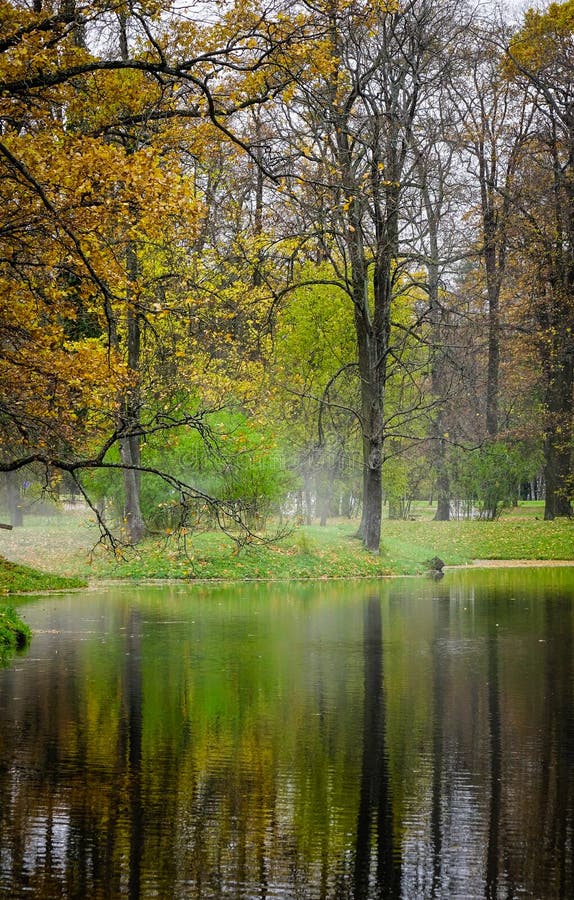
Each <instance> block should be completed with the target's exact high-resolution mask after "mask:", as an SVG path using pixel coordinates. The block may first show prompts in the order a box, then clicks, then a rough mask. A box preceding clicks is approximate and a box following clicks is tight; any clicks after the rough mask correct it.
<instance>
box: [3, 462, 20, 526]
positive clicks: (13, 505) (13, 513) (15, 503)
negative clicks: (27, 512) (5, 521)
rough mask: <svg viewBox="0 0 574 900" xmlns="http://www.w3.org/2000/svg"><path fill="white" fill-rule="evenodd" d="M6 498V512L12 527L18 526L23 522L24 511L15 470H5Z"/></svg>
mask: <svg viewBox="0 0 574 900" xmlns="http://www.w3.org/2000/svg"><path fill="white" fill-rule="evenodd" d="M6 499H7V501H8V513H9V515H10V524H11V525H12V528H19V527H21V526H22V525H23V524H24V511H23V509H22V498H21V496H20V479H19V477H18V473H17V472H6Z"/></svg>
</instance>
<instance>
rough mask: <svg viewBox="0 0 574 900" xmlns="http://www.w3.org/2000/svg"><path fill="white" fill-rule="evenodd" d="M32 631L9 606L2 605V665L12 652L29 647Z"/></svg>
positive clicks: (0, 611)
mask: <svg viewBox="0 0 574 900" xmlns="http://www.w3.org/2000/svg"><path fill="white" fill-rule="evenodd" d="M31 638H32V632H31V631H30V629H29V627H28V626H27V625H26V623H25V622H23V621H22V619H21V618H20V617H19V616H18V615H17V614H16V613H15V612H14V610H13V609H12V608H11V607H9V606H0V665H4V664H5V663H6V662H7V660H8V658H9V657H10V656H11V654H12V653H14V651H16V650H23V649H24V647H27V646H28V644H29V643H30V640H31Z"/></svg>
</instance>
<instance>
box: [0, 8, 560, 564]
mask: <svg viewBox="0 0 574 900" xmlns="http://www.w3.org/2000/svg"><path fill="white" fill-rule="evenodd" d="M573 10H574V4H573V3H572V2H566V3H562V4H557V3H553V4H550V5H549V6H548V7H547V8H545V9H541V10H536V11H528V12H527V13H526V14H525V15H524V18H523V21H522V22H521V23H519V24H517V25H516V24H513V23H511V22H509V21H508V22H505V21H501V22H500V23H498V24H493V18H492V17H488V18H487V19H484V18H481V14H480V11H477V10H476V9H475V8H474V7H472V6H470V5H468V4H467V3H466V2H464V0H449V2H448V3H446V4H445V3H444V2H440V3H439V2H438V0H409V2H408V3H406V4H402V5H396V4H394V3H392V2H387V0H381V2H375V3H373V2H370V3H364V2H362V0H320V2H314V3H307V2H306V0H303V2H302V3H299V4H292V3H289V2H284V0H274V2H270V3H260V2H258V0H251V2H247V3H245V2H242V3H239V2H235V0H229V2H223V3H217V4H209V5H206V4H204V3H201V2H191V0H190V2H189V3H187V4H184V5H181V4H173V3H171V2H169V0H163V2H162V0H159V2H155V0H154V2H150V3H147V2H144V3H133V2H130V3H123V2H120V3H107V2H97V3H96V2H94V0H87V2H83V3H82V2H75V0H62V2H57V3H54V2H45V0H33V2H31V3H27V2H19V0H2V2H0V17H1V22H2V28H1V36H0V197H1V201H2V210H3V213H2V221H1V224H0V341H1V347H2V352H1V354H0V373H1V381H0V472H4V473H6V477H7V479H8V481H9V482H10V481H12V483H13V480H14V478H18V477H19V476H18V474H17V473H18V472H21V471H22V472H23V471H25V472H28V473H30V472H31V473H33V477H34V478H36V479H40V480H41V481H42V482H43V483H44V485H45V487H47V488H51V487H53V486H54V484H55V480H57V479H58V478H59V477H62V474H65V476H66V477H67V478H72V479H73V481H74V482H75V487H76V489H77V490H80V491H81V492H83V493H84V495H85V496H86V498H87V499H88V501H89V502H91V503H93V505H94V507H95V508H98V511H99V515H100V518H101V522H102V525H103V526H104V527H107V526H105V522H104V515H103V513H102V512H101V511H100V510H99V507H98V506H97V495H98V490H95V493H94V487H95V485H96V484H97V482H98V479H97V478H95V479H94V478H91V479H90V478H87V477H86V476H85V474H82V473H85V471H86V470H94V469H106V468H107V469H110V470H117V472H118V473H120V474H119V476H118V475H117V474H116V475H113V476H110V478H111V479H112V481H109V484H112V482H113V483H114V484H115V485H116V487H115V488H114V491H115V493H116V495H117V504H118V508H119V507H123V524H124V529H125V532H126V538H127V539H128V540H129V541H131V542H132V543H134V542H137V541H138V540H140V539H141V537H142V536H143V535H144V534H145V533H146V531H147V530H149V529H150V528H154V527H158V522H159V523H163V524H162V527H163V525H164V524H165V521H164V519H163V518H162V515H160V514H159V513H158V509H159V505H160V504H166V503H167V504H168V505H170V506H173V505H174V504H175V505H178V506H179V508H180V510H181V511H183V512H182V514H181V515H178V516H176V519H175V520H174V521H176V522H177V525H178V527H182V528H184V527H188V526H189V523H190V522H197V521H199V520H201V518H202V514H201V511H202V510H204V509H207V510H208V511H211V512H210V515H211V516H212V517H213V516H214V517H215V519H216V520H217V521H218V522H219V524H223V525H224V527H227V525H228V524H231V525H244V526H245V525H246V519H249V524H247V528H248V529H250V528H252V527H256V524H254V521H255V520H254V519H253V515H252V514H253V512H254V509H255V507H257V510H265V513H264V517H266V516H267V515H268V514H269V513H271V512H272V511H275V512H278V513H279V514H280V515H283V513H284V512H288V513H293V514H297V515H303V514H304V510H303V507H304V506H305V507H306V511H305V515H307V516H309V515H312V514H316V515H318V516H320V518H321V520H322V521H324V520H326V518H327V516H328V515H331V514H341V513H342V512H343V511H345V512H349V511H350V510H351V509H353V510H355V511H356V508H357V505H360V508H361V510H362V519H361V525H360V533H361V537H362V538H363V541H364V544H365V546H366V547H367V548H368V549H370V550H373V551H376V550H377V549H378V546H379V539H380V518H381V510H382V504H383V502H384V501H385V500H387V501H389V503H390V507H389V508H390V511H391V514H404V513H405V510H406V509H407V508H408V502H407V501H408V497H409V496H411V495H413V496H414V494H415V493H416V492H417V491H418V492H421V491H423V492H425V493H426V494H427V495H433V494H434V495H435V496H438V498H439V506H438V508H437V516H438V517H441V518H446V517H448V516H449V515H450V514H451V513H452V512H453V511H454V510H455V509H460V508H461V504H463V505H464V504H466V506H467V508H469V509H474V510H479V511H482V514H484V515H488V516H493V515H496V514H497V510H498V509H499V506H500V503H502V502H507V501H508V499H509V496H510V494H512V493H513V492H514V494H515V495H516V494H517V493H519V492H520V491H521V490H522V491H532V490H533V485H536V488H535V489H536V490H538V489H539V487H542V488H543V489H544V490H545V496H546V510H545V515H546V517H547V518H552V517H554V516H556V515H570V513H571V501H572V495H573V492H574V482H573V474H572V427H573V426H572V416H573V412H574V408H573V385H574V355H573V353H572V329H573V328H574V301H573V296H572V290H573V287H574V257H573V256H572V253H573V251H572V247H573V246H574V235H573V234H572V228H573V224H572V223H573V222H574V191H573V187H572V185H573V165H574V162H573V161H574V145H573V143H572V134H574V130H573V122H572V102H571V101H572V89H573V86H574V78H573V73H574V66H573V57H572V34H573V27H574V13H573ZM221 423H224V424H223V426H222V425H221ZM242 436H243V437H242ZM200 445H201V448H202V449H201V451H200V450H199V446H200ZM185 447H188V448H190V447H194V448H195V449H193V451H192V452H191V451H190V452H191V456H192V457H193V458H192V459H190V460H189V461H188V463H186V464H185V465H181V464H180V461H178V460H177V459H176V457H177V452H178V451H177V448H185ZM255 448H258V449H255ZM182 452H183V450H182ZM174 453H175V456H174ZM266 453H267V454H268V462H269V465H268V466H267V469H266V470H265V471H264V470H263V469H261V468H259V469H258V468H257V466H258V465H260V463H261V457H262V455H263V456H264V455H265V454H266ZM517 454H518V456H519V457H520V458H521V459H522V461H523V462H525V461H526V462H527V464H525V465H521V466H518V468H517V467H516V466H515V463H514V461H515V460H516V458H517ZM207 456H209V458H210V460H211V461H210V462H207ZM251 458H253V460H254V462H253V466H254V469H253V472H251V474H248V471H247V468H246V466H245V460H246V459H251ZM461 460H466V462H463V463H461ZM504 460H506V463H505V462H504ZM501 461H503V462H501ZM509 461H513V462H512V465H511V462H509ZM461 465H462V466H463V467H465V477H464V478H461V477H460V472H461ZM501 465H503V466H506V467H507V468H508V472H509V473H510V471H511V470H512V471H513V472H514V471H515V470H516V472H517V473H518V474H517V475H516V477H515V476H514V475H513V476H512V477H511V478H510V481H511V483H512V487H511V488H509V486H508V479H506V480H504V479H503V480H502V481H501V485H502V482H503V481H504V487H502V486H501V488H500V493H499V494H497V492H496V490H494V493H493V491H492V484H493V483H497V482H496V479H493V478H492V477H491V476H490V475H489V472H490V471H494V469H496V468H497V467H500V466H501ZM489 467H490V468H489ZM473 471H474V472H476V473H477V474H476V477H474V478H473V477H471V473H472V472H473ZM274 472H275V474H276V477H275V479H274V477H273V473H274ZM58 473H60V474H59V475H58ZM217 473H219V474H217ZM226 473H227V474H226ZM231 473H235V474H234V475H233V477H231ZM228 475H229V478H228V477H227V476H228ZM151 476H153V477H154V478H157V479H160V481H161V482H162V483H163V488H162V489H161V490H160V491H159V493H158V492H157V491H154V490H150V489H149V484H150V482H149V477H151ZM467 476H468V477H467ZM31 477H32V476H31ZM98 477H99V476H98ZM118 477H119V478H120V481H117V478H118ZM509 477H510V476H509ZM142 478H143V479H144V481H142ZM114 479H116V481H114ZM258 480H259V482H260V484H261V496H262V497H263V495H265V498H266V499H265V500H264V501H263V500H262V501H261V502H260V501H259V500H257V501H256V500H255V498H254V495H253V486H254V485H255V484H256V483H257V481H258ZM273 481H274V482H275V483H274V484H272V482H273ZM104 482H105V479H104ZM104 482H102V483H104ZM225 485H227V488H225ZM240 485H242V487H240ZM110 489H111V488H110ZM242 491H243V492H244V494H245V496H241V492H242ZM250 491H251V493H250ZM100 493H102V492H101V491H100ZM253 503H255V507H254V506H253ZM163 508H165V507H163ZM246 511H249V512H248V514H247V515H246ZM257 514H259V512H258V513H257ZM120 518H122V515H120ZM208 518H209V516H208ZM171 525H173V522H171ZM109 533H110V534H111V531H110V532H109Z"/></svg>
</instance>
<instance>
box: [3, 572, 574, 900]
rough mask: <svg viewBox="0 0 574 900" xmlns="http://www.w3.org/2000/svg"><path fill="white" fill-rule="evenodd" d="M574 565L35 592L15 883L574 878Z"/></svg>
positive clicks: (260, 888)
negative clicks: (433, 575) (431, 576)
mask: <svg viewBox="0 0 574 900" xmlns="http://www.w3.org/2000/svg"><path fill="white" fill-rule="evenodd" d="M573 609H574V570H573V569H562V570H559V569H547V570H538V569H537V570H518V571H517V570H510V571H509V570H507V571H504V570H499V571H492V570H490V571H483V572H461V573H458V572H452V573H448V574H447V575H446V577H445V578H444V579H443V581H441V582H439V583H435V582H431V581H426V580H418V579H412V580H408V579H405V580H401V581H393V582H387V583H384V584H383V583H374V584H373V583H370V584H368V583H352V582H351V583H339V584H335V585H332V584H326V583H323V584H313V585H305V586H303V585H298V584H294V585H290V586H285V587H276V586H273V587H268V586H242V587H235V588H233V589H230V588H222V587H217V586H212V587H206V588H198V587H181V586H175V587H174V586H172V587H169V588H165V587H164V588H160V587H149V588H145V589H144V588H141V589H126V588H110V589H109V590H107V591H100V592H97V593H87V594H74V595H71V596H62V597H50V598H49V599H43V600H36V601H30V602H28V603H27V604H26V605H24V606H21V607H20V611H21V613H22V614H23V616H24V617H25V618H26V620H27V621H28V622H29V623H30V625H31V626H32V628H33V629H34V630H35V632H36V636H35V637H34V640H33V643H32V647H31V649H30V651H29V652H28V654H27V656H25V657H21V658H17V659H15V660H13V661H12V662H11V664H10V666H9V668H8V669H5V670H2V671H0V896H1V897H2V898H20V897H37V898H99V897H102V898H103V897H106V898H107V897H109V898H116V897H131V898H137V897H145V898H151V897H158V898H220V897H221V898H228V897H229V898H319V897H322V898H356V900H359V898H386V897H400V898H407V900H413V898H435V897H436V898H448V900H453V898H463V900H471V898H475V897H477V898H478V897H480V898H513V897H531V898H541V900H553V898H571V897H574V677H573V676H574V645H573V633H574V632H573V624H574V623H573Z"/></svg>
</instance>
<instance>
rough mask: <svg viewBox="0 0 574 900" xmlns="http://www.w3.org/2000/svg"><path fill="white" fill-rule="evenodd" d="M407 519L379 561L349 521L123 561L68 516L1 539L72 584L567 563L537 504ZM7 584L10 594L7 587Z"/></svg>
mask: <svg viewBox="0 0 574 900" xmlns="http://www.w3.org/2000/svg"><path fill="white" fill-rule="evenodd" d="M412 512H413V520H410V521H389V520H388V519H384V520H383V527H382V538H381V554H380V556H376V555H374V554H369V553H366V552H365V551H364V550H363V549H362V546H361V542H360V541H359V540H357V539H356V538H355V537H354V534H355V532H356V529H357V523H356V522H352V523H351V522H348V521H344V522H337V523H334V524H330V525H329V526H328V527H326V528H320V527H319V526H318V525H314V526H310V527H301V528H298V529H296V530H294V531H293V532H292V533H291V534H289V535H288V536H287V537H285V538H284V539H283V540H281V541H276V542H270V543H268V544H260V543H253V544H251V545H250V546H247V547H245V548H243V549H242V550H240V551H239V552H238V550H237V547H236V545H235V544H234V543H233V541H231V540H230V539H229V538H227V537H226V536H225V535H223V534H221V533H215V532H210V533H203V534H196V535H190V536H188V541H187V553H182V552H180V551H179V549H178V547H177V544H176V543H175V542H174V541H173V540H168V539H167V538H164V539H161V540H158V539H148V540H147V541H145V542H144V543H143V544H142V545H141V546H138V547H137V548H135V549H131V550H130V549H128V550H126V552H125V554H124V556H123V558H120V559H118V558H115V557H114V556H113V554H111V553H110V552H108V551H104V550H103V549H101V548H98V549H96V551H95V552H94V553H90V551H91V550H92V549H93V548H94V545H95V544H96V542H97V540H98V532H97V529H96V527H95V526H94V524H93V523H90V522H88V521H87V520H86V518H85V516H84V517H83V518H81V517H78V516H71V517H68V516H65V515H62V516H59V517H57V518H55V519H52V520H38V521H34V520H32V519H31V520H30V522H29V523H26V525H25V526H24V528H19V529H14V531H12V532H10V533H9V535H8V536H7V537H6V538H5V540H6V542H7V543H6V546H7V547H8V548H9V550H10V553H8V550H5V551H4V552H5V553H6V555H10V556H11V558H12V559H15V560H17V561H19V562H29V563H31V564H32V565H35V566H38V565H40V564H41V565H44V564H45V563H44V561H45V560H47V559H49V560H50V565H51V566H52V567H53V568H57V569H59V570H60V571H62V572H66V573H67V574H68V575H75V576H77V577H78V578H79V579H82V578H84V579H85V578H91V579H109V578H114V579H115V578H119V579H145V578H154V579H168V578H174V579H179V578H183V579H186V580H195V579H202V580H203V579H222V580H229V581H235V580H247V579H278V580H287V579H305V578H359V577H372V576H375V577H376V576H381V575H409V574H419V573H422V572H425V571H426V569H427V566H426V565H425V563H426V561H427V560H428V559H430V558H431V557H433V556H439V557H440V558H441V559H442V560H443V561H444V562H445V563H446V565H461V564H467V563H470V562H472V561H473V560H476V559H503V560H506V559H519V560H533V559H534V560H574V521H568V520H564V519H559V520H556V521H554V522H544V521H543V519H542V515H543V509H542V504H540V503H524V504H521V505H520V506H519V507H518V508H516V509H512V510H507V511H505V513H504V514H503V516H502V517H501V519H500V520H498V521H496V522H480V521H453V522H434V521H432V516H433V515H434V508H432V507H429V505H428V504H422V503H421V504H418V505H417V506H416V507H414V509H413V511H412ZM7 577H8V581H9V583H10V584H12V588H11V589H12V590H14V589H16V590H20V591H30V590H32V591H35V590H38V591H40V590H50V589H54V588H66V587H72V586H75V584H78V583H79V582H77V581H76V582H75V583H70V582H69V581H65V580H62V579H59V580H58V579H57V578H56V576H54V577H53V578H54V579H55V580H53V581H51V583H49V582H48V581H46V580H45V579H48V578H52V576H44V575H43V576H41V579H42V580H41V581H39V582H32V583H28V584H25V583H23V579H22V578H21V577H18V579H17V582H16V579H15V578H14V572H12V573H10V572H6V571H5V570H4V575H3V574H2V569H1V568H0V590H4V591H6V586H5V585H6V581H5V580H3V579H6V578H7ZM15 583H17V584H18V587H16V588H14V584H15Z"/></svg>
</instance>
